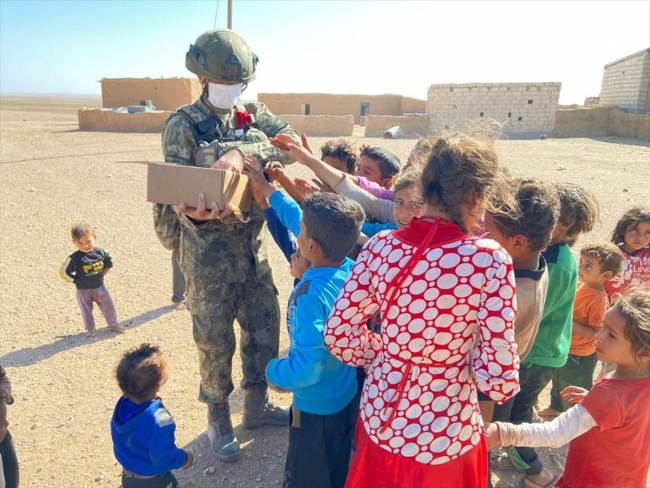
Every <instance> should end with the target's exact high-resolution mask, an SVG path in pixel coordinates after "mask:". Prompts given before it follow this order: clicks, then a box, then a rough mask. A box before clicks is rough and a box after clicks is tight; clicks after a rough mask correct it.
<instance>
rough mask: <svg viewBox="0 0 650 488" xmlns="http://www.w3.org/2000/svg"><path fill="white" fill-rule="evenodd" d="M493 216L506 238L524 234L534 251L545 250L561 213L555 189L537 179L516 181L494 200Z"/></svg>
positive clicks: (495, 194) (500, 192)
mask: <svg viewBox="0 0 650 488" xmlns="http://www.w3.org/2000/svg"><path fill="white" fill-rule="evenodd" d="M491 203H492V207H493V209H492V211H490V212H489V213H490V217H492V220H493V222H494V224H495V225H496V226H497V227H498V229H499V231H500V232H501V233H502V234H503V235H504V236H506V237H514V236H516V235H519V234H521V235H523V236H525V237H526V239H527V240H528V245H529V246H530V250H531V251H542V250H544V249H545V248H546V247H547V246H548V244H549V242H550V241H551V236H552V235H553V228H554V227H555V224H556V222H557V219H558V216H559V213H560V203H559V201H558V198H557V193H556V192H555V190H554V189H553V188H552V187H551V186H549V185H547V184H545V183H542V182H540V181H538V180H535V179H533V178H528V179H526V178H513V179H511V180H509V181H508V182H507V183H506V184H504V185H502V186H501V187H500V191H496V192H494V193H493V195H492V197H491Z"/></svg>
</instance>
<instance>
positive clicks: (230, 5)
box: [228, 0, 232, 30]
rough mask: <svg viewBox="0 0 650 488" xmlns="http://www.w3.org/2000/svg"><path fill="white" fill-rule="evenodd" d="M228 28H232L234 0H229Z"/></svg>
mask: <svg viewBox="0 0 650 488" xmlns="http://www.w3.org/2000/svg"><path fill="white" fill-rule="evenodd" d="M228 29H231V30H232V0H228Z"/></svg>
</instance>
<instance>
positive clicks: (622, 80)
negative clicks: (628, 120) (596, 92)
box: [598, 48, 650, 114]
mask: <svg viewBox="0 0 650 488" xmlns="http://www.w3.org/2000/svg"><path fill="white" fill-rule="evenodd" d="M598 104H599V106H600V107H618V108H622V109H624V110H626V111H627V112H630V113H637V114H642V113H647V112H650V48H648V49H644V50H643V51H639V52H637V53H634V54H630V55H629V56H625V57H624V58H621V59H619V60H617V61H614V62H613V63H609V64H606V65H605V73H604V74H603V86H602V88H601V90H600V100H599V103H598Z"/></svg>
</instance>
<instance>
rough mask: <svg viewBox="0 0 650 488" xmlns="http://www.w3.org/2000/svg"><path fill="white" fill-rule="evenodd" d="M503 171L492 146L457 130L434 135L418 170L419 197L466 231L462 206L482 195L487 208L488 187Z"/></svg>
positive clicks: (501, 176)
mask: <svg viewBox="0 0 650 488" xmlns="http://www.w3.org/2000/svg"><path fill="white" fill-rule="evenodd" d="M499 178H503V175H502V174H501V173H499V163H498V158H497V155H496V152H495V151H494V147H493V146H492V144H491V143H489V142H487V141H486V142H484V141H480V140H478V139H475V138H472V137H469V136H467V135H465V134H461V133H453V134H444V135H441V136H438V137H437V138H436V140H435V141H434V143H433V147H432V148H431V154H430V155H429V159H428V161H427V163H426V164H425V165H424V168H423V170H422V197H423V198H424V200H425V202H427V204H429V205H435V206H438V207H440V208H441V209H442V210H444V211H445V212H447V213H449V215H450V216H451V218H452V220H453V221H454V223H456V224H457V225H458V226H460V228H461V229H463V231H465V232H467V229H466V227H465V223H464V219H463V207H467V206H468V205H471V204H472V203H473V202H474V201H475V200H476V199H477V198H483V200H484V202H485V203H486V206H487V207H488V208H489V207H490V205H489V201H488V198H487V197H489V192H490V188H491V187H492V186H493V185H494V184H495V183H496V182H497V180H498V179H499Z"/></svg>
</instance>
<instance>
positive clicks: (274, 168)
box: [264, 161, 287, 182]
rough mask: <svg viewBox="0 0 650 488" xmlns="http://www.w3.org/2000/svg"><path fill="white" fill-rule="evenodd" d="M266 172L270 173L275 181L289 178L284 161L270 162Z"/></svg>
mask: <svg viewBox="0 0 650 488" xmlns="http://www.w3.org/2000/svg"><path fill="white" fill-rule="evenodd" d="M264 172H265V173H266V174H267V175H269V177H270V178H271V179H272V180H273V181H279V182H282V180H286V179H287V174H286V173H285V172H284V166H282V163H280V162H278V161H272V162H271V163H269V165H268V166H267V167H266V169H265V170H264Z"/></svg>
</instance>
